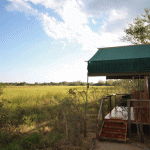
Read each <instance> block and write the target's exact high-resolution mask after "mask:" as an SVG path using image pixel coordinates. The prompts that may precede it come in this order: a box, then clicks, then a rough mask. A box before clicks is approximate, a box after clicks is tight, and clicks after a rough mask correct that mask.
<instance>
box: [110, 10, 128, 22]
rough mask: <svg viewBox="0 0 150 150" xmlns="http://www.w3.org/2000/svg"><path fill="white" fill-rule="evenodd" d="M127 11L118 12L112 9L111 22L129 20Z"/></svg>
mask: <svg viewBox="0 0 150 150" xmlns="http://www.w3.org/2000/svg"><path fill="white" fill-rule="evenodd" d="M127 15H128V14H127V11H126V10H116V9H112V10H111V11H110V16H109V21H116V20H119V19H121V20H122V19H125V18H127Z"/></svg>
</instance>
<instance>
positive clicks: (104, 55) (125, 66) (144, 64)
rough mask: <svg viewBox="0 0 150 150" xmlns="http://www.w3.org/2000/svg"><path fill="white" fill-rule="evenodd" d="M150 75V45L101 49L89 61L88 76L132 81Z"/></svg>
mask: <svg viewBox="0 0 150 150" xmlns="http://www.w3.org/2000/svg"><path fill="white" fill-rule="evenodd" d="M139 74H140V75H141V76H142V75H150V44H147V45H131V46H121V47H110V48H99V49H98V51H97V53H96V54H95V55H94V56H93V57H92V58H91V59H90V60H89V61H88V76H107V79H123V78H126V79H128V78H129V79H130V78H132V76H135V77H136V76H138V75H139Z"/></svg>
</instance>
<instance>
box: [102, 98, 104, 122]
mask: <svg viewBox="0 0 150 150" xmlns="http://www.w3.org/2000/svg"><path fill="white" fill-rule="evenodd" d="M104 104H105V98H104V99H103V104H102V124H103V121H104V118H105V108H104Z"/></svg>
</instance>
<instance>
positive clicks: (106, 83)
mask: <svg viewBox="0 0 150 150" xmlns="http://www.w3.org/2000/svg"><path fill="white" fill-rule="evenodd" d="M128 82H130V80H127V81H126V83H128ZM121 83H124V81H123V80H107V81H102V80H99V81H98V82H97V83H93V82H90V83H89V85H90V86H115V85H119V84H121ZM86 85H87V83H86V82H82V81H75V82H67V81H63V82H44V83H38V82H35V83H26V82H14V83H12V82H10V83H8V82H4V83H3V82H0V86H3V87H5V86H86Z"/></svg>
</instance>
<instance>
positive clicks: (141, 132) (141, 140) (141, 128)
mask: <svg viewBox="0 0 150 150" xmlns="http://www.w3.org/2000/svg"><path fill="white" fill-rule="evenodd" d="M139 108H140V142H141V143H144V139H143V126H142V120H141V119H142V118H141V117H142V115H141V113H142V110H141V83H140V74H139Z"/></svg>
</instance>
